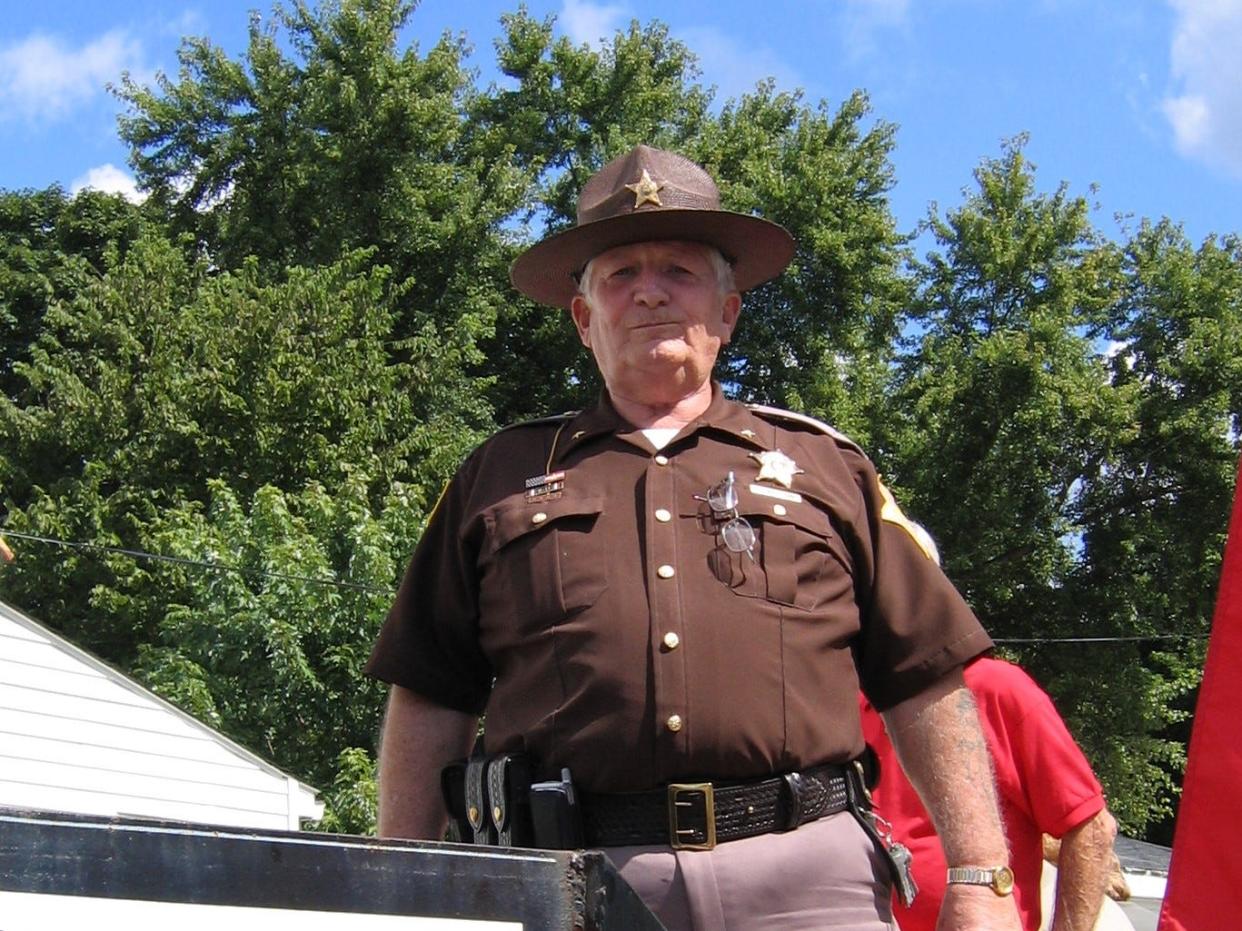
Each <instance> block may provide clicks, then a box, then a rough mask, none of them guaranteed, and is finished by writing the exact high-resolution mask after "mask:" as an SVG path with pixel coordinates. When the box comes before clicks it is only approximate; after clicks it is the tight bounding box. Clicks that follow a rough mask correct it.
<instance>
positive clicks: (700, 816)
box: [582, 765, 865, 850]
mask: <svg viewBox="0 0 1242 931" xmlns="http://www.w3.org/2000/svg"><path fill="white" fill-rule="evenodd" d="M847 772H851V771H850V770H847V767H845V766H834V765H825V766H816V767H814V768H812V769H808V770H806V771H805V772H801V773H785V774H784V775H782V776H773V777H771V778H768V779H760V780H758V781H755V782H746V783H710V782H690V783H676V784H674V785H670V786H666V787H664V788H661V789H655V790H652V791H650V792H623V793H616V794H610V795H593V794H584V796H583V798H582V817H583V827H584V830H585V835H586V844H587V846H588V847H625V846H630V845H645V844H669V845H671V846H672V847H673V848H675V849H678V850H710V849H712V848H713V847H715V846H716V844H717V843H718V842H721V841H728V840H738V839H740V838H743V837H754V836H756V835H758V834H767V833H769V832H771V831H788V830H792V829H793V828H796V827H797V826H798V825H800V824H805V823H806V822H808V821H814V820H815V819H816V818H823V817H826V816H827V815H834V814H836V813H837V812H840V811H845V810H846V809H847V808H848V807H849V802H850V796H851V794H853V795H854V796H855V797H856V798H858V797H860V796H861V797H862V798H865V790H862V791H858V789H859V788H860V787H861V780H859V777H857V776H855V775H853V774H852V772H851V775H849V776H847V775H846V774H847ZM850 779H855V780H856V784H855V785H854V786H851V785H850V784H849V782H848V780H850ZM864 804H865V803H864Z"/></svg>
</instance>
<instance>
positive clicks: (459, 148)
mask: <svg viewBox="0 0 1242 931" xmlns="http://www.w3.org/2000/svg"><path fill="white" fill-rule="evenodd" d="M413 12H414V3H412V2H409V0H342V2H340V3H324V4H322V5H320V6H318V7H315V8H312V7H310V6H308V5H307V4H306V3H302V2H297V3H294V4H292V5H291V6H290V7H288V8H285V7H281V6H277V7H276V8H275V9H274V11H273V13H272V15H271V16H270V18H269V19H268V20H267V21H266V22H264V21H263V20H262V19H261V18H259V17H258V16H257V15H255V16H252V18H251V23H250V33H249V43H248V46H247V48H246V51H245V52H244V54H243V55H242V56H241V58H240V60H238V61H234V60H232V59H230V58H229V57H228V56H227V55H226V54H225V52H224V51H223V50H222V49H220V48H219V47H217V46H214V45H212V43H211V42H210V41H209V40H207V39H187V40H186V41H185V42H184V43H183V44H182V47H181V49H180V52H179V58H180V64H181V68H180V73H179V75H178V78H177V79H176V80H173V79H171V78H169V77H166V76H160V77H159V78H158V79H157V82H156V85H155V86H154V87H145V86H142V85H139V84H138V83H137V82H135V81H133V80H132V79H126V80H125V81H124V82H123V84H122V85H121V88H120V96H121V98H122V100H123V101H124V102H125V103H126V105H127V111H128V112H127V113H126V115H125V116H123V117H122V119H121V121H120V132H121V137H122V138H123V139H124V140H125V141H126V142H127V143H128V144H129V145H130V147H131V153H132V154H131V160H132V163H133V165H134V167H135V170H136V172H137V177H138V182H139V184H140V186H142V187H143V188H144V189H145V190H148V191H149V192H150V201H151V205H152V209H154V210H157V211H159V212H160V213H161V214H162V215H163V216H164V217H165V218H166V221H167V223H168V224H169V225H170V228H171V229H172V230H174V231H176V232H179V233H180V232H184V233H188V234H190V235H192V236H193V237H194V238H195V239H196V240H198V241H200V242H201V243H202V244H203V247H204V248H205V249H206V251H207V253H208V254H209V255H210V256H211V260H212V261H213V262H214V263H215V264H216V265H218V266H219V267H223V268H237V267H239V266H240V264H241V263H242V262H243V261H245V260H247V259H248V258H249V257H255V258H257V259H258V261H259V263H260V265H261V267H262V268H263V269H265V271H267V272H268V273H269V274H271V275H274V276H279V275H280V274H282V273H283V269H284V268H286V267H289V266H308V267H309V266H317V265H324V264H330V263H332V262H334V261H336V260H337V259H338V258H339V257H340V256H341V255H342V254H343V253H345V252H349V251H353V250H356V249H360V248H366V249H370V250H373V251H372V256H373V261H374V262H375V263H376V264H377V265H383V266H386V267H388V268H389V269H391V271H392V274H393V276H394V278H395V279H396V280H397V281H400V282H402V283H403V286H404V287H405V288H406V289H407V290H406V291H405V292H404V297H403V299H402V301H401V304H400V305H399V308H398V309H399V314H398V319H397V322H396V324H395V327H394V333H395V335H396V336H397V337H399V338H405V337H410V336H413V335H415V334H416V333H418V332H419V331H420V330H421V329H422V327H423V326H424V324H425V322H426V321H427V320H432V321H434V323H435V324H436V325H438V326H449V325H453V326H456V327H460V328H461V329H462V330H463V331H469V332H471V333H472V335H473V336H475V337H477V336H478V335H480V334H483V333H486V332H487V331H489V329H490V327H491V325H492V321H493V319H494V316H495V308H496V307H497V306H499V305H500V304H501V302H502V301H503V299H504V295H505V290H506V276H505V267H506V263H505V261H504V260H503V258H504V257H503V256H502V255H501V245H502V242H501V240H500V238H499V237H498V236H497V235H496V232H497V229H498V227H499V225H500V224H501V222H502V221H503V219H504V218H505V217H507V216H508V215H509V214H510V213H512V211H513V210H514V209H515V208H516V207H517V205H518V204H519V203H520V201H521V198H522V197H523V195H524V193H525V177H524V175H523V173H522V172H521V170H520V169H518V168H517V167H515V166H514V164H513V163H512V162H511V160H509V159H506V158H504V157H503V155H502V154H498V153H487V157H484V156H483V155H482V154H480V152H479V151H478V149H477V147H476V146H473V145H472V144H471V142H470V140H469V139H468V138H467V136H466V134H465V133H464V126H463V112H464V110H465V109H466V108H467V107H468V106H469V103H470V100H471V98H472V96H473V95H474V87H473V80H472V77H471V75H470V73H469V72H468V71H466V70H465V69H464V68H463V66H462V59H463V56H464V55H465V52H466V47H465V45H464V40H462V39H453V38H450V37H448V36H446V37H445V38H444V39H442V40H441V41H440V42H438V43H437V44H436V45H435V46H434V47H433V48H432V49H430V50H429V51H428V53H427V54H426V55H425V56H423V55H420V54H419V50H418V48H417V47H410V48H407V49H405V50H404V51H398V40H399V33H400V31H401V29H402V27H403V26H404V25H405V24H406V23H407V22H408V20H409V18H410V16H411V15H412V14H413ZM493 156H494V157H493Z"/></svg>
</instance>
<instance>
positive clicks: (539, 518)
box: [530, 511, 548, 524]
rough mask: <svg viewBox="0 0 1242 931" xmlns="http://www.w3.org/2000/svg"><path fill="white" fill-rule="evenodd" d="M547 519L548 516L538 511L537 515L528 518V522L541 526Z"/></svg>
mask: <svg viewBox="0 0 1242 931" xmlns="http://www.w3.org/2000/svg"><path fill="white" fill-rule="evenodd" d="M547 519H548V515H547V514H545V513H543V511H539V512H538V513H536V514H532V515H531V516H530V522H531V523H532V524H542V523H543V522H544V521H545V520H547Z"/></svg>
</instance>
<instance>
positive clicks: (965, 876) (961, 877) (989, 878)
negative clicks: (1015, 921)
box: [948, 866, 1013, 895]
mask: <svg viewBox="0 0 1242 931" xmlns="http://www.w3.org/2000/svg"><path fill="white" fill-rule="evenodd" d="M948 879H949V882H951V883H964V884H966V885H969V886H987V887H988V888H989V889H991V890H992V891H993V892H995V893H996V894H997V895H1009V894H1010V893H1011V892H1013V870H1011V869H1010V868H1009V867H1007V866H951V867H949V876H948Z"/></svg>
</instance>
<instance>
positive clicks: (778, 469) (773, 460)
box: [750, 449, 806, 488]
mask: <svg viewBox="0 0 1242 931" xmlns="http://www.w3.org/2000/svg"><path fill="white" fill-rule="evenodd" d="M750 456H751V458H752V459H755V460H757V461H758V462H759V474H758V475H757V476H756V477H755V481H757V482H762V481H764V480H767V481H769V482H776V483H777V484H780V485H784V486H785V487H786V488H793V477H794V476H795V475H802V474H803V473H804V472H805V471H806V470H805V469H799V468H798V463H796V462H794V461H793V460H792V459H790V458H789V457H788V456H786V455H785V454H784V453H783V452H781V451H780V450H779V449H772V450H765V451H764V452H761V453H751V454H750Z"/></svg>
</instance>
